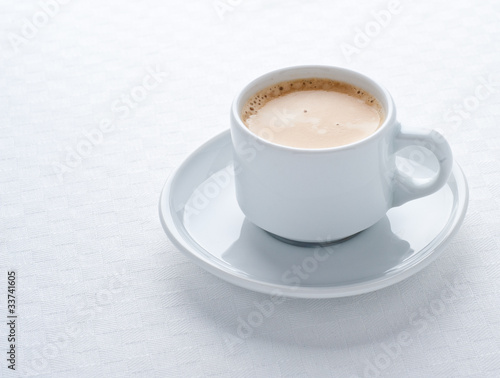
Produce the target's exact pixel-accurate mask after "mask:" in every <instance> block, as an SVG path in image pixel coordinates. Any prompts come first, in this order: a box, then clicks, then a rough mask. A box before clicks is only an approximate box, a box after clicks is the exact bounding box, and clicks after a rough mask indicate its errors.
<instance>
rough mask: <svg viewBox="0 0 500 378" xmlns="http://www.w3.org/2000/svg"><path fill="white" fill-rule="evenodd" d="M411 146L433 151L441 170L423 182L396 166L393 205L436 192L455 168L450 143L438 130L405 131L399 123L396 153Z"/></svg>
mask: <svg viewBox="0 0 500 378" xmlns="http://www.w3.org/2000/svg"><path fill="white" fill-rule="evenodd" d="M409 146H420V147H424V148H426V149H427V150H429V151H431V152H432V153H433V154H434V155H435V156H436V158H437V160H438V162H439V171H438V173H437V175H436V176H435V177H434V178H432V179H430V180H428V181H427V182H425V183H421V182H418V181H417V180H416V179H414V178H413V177H410V176H408V175H405V174H403V173H402V172H401V171H399V170H398V169H397V168H396V172H395V175H394V181H393V184H394V185H393V204H392V206H400V205H402V204H404V203H405V202H408V201H411V200H413V199H416V198H419V197H423V196H427V195H429V194H432V193H434V192H436V191H437V190H439V189H440V188H441V187H442V186H443V185H444V184H445V183H446V182H447V180H448V177H449V176H450V174H451V170H452V168H453V154H452V152H451V148H450V145H449V144H448V142H447V141H446V139H445V138H444V137H443V136H442V135H441V134H439V133H438V132H437V131H434V130H426V129H414V130H405V131H403V130H401V125H399V129H398V131H397V132H396V136H395V138H394V153H396V152H397V151H399V150H401V149H402V148H405V147H409Z"/></svg>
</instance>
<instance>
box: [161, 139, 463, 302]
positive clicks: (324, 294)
mask: <svg viewBox="0 0 500 378" xmlns="http://www.w3.org/2000/svg"><path fill="white" fill-rule="evenodd" d="M225 138H229V139H230V138H231V136H230V131H229V130H225V131H223V132H221V133H219V134H218V135H216V136H214V137H212V138H210V139H209V140H207V141H206V142H204V143H203V144H202V145H200V146H199V147H198V148H197V149H196V150H194V151H193V152H192V153H191V154H189V156H188V157H187V158H186V159H185V160H184V161H183V162H182V163H181V165H179V167H177V168H176V169H175V170H174V171H173V172H172V173H171V174H170V176H169V177H168V179H167V180H166V182H165V184H164V186H163V189H162V191H161V194H160V200H159V204H158V210H159V217H160V221H161V224H162V227H163V230H164V231H165V233H166V234H167V236H168V238H169V239H170V240H171V241H172V243H173V244H174V245H175V247H176V248H177V249H179V251H181V252H182V253H183V254H184V255H186V256H187V257H188V258H189V259H190V260H192V261H193V262H194V263H195V264H197V265H198V266H200V267H201V268H203V269H204V270H206V271H208V272H209V273H212V274H213V275H215V276H217V277H219V278H221V279H223V280H225V281H227V282H229V283H232V284H234V285H236V286H239V287H243V288H245V289H248V290H252V291H256V292H260V293H264V294H271V295H277V296H283V297H291V298H318V299H319V298H341V297H349V296H354V295H359V294H365V293H369V292H372V291H376V290H380V289H382V288H385V287H388V286H391V285H394V284H396V283H398V282H401V281H403V280H405V279H407V278H409V277H411V276H412V275H414V274H415V273H417V272H419V271H420V270H422V269H424V268H426V267H427V266H428V265H430V264H431V263H432V262H433V261H435V260H436V259H437V258H438V257H439V256H440V255H441V254H442V252H443V251H444V249H445V247H446V246H447V244H448V243H449V241H450V240H451V238H452V237H453V236H454V235H455V234H456V232H457V231H458V230H459V229H460V226H461V225H462V223H463V220H464V218H465V215H466V213H467V208H468V202H469V187H468V183H467V178H466V177H465V175H464V173H463V170H462V168H461V167H460V165H459V164H458V162H456V160H455V161H454V163H453V169H452V173H451V176H453V177H454V178H455V181H456V182H457V195H456V196H457V197H458V199H459V200H458V201H457V204H456V207H457V208H458V209H457V211H456V213H455V214H454V215H452V216H450V218H448V221H447V222H446V225H445V226H444V227H443V228H442V230H441V232H440V233H439V234H438V235H437V236H436V238H434V239H433V240H432V241H431V242H430V243H429V244H428V245H426V246H425V247H423V248H422V249H420V251H419V254H421V257H420V258H419V259H417V260H416V261H414V262H413V264H412V265H411V266H409V267H407V268H403V269H402V270H400V271H398V272H396V273H394V274H393V275H390V276H384V277H378V278H375V279H368V280H366V281H362V282H356V283H352V284H348V285H336V286H289V285H283V284H275V283H271V282H267V281H262V280H256V279H254V278H251V277H246V276H245V275H244V274H241V273H240V272H237V271H235V270H233V269H230V268H228V267H227V266H224V265H223V264H215V263H214V261H213V260H212V259H210V258H208V257H207V256H204V255H203V254H201V253H199V251H198V250H197V248H195V247H194V246H192V245H191V243H190V241H191V240H189V239H190V238H188V239H187V240H186V238H184V237H183V235H182V233H181V232H180V230H178V228H177V227H176V225H175V222H174V219H173V214H172V210H173V208H172V206H170V200H171V196H170V193H171V188H172V185H173V184H174V182H175V180H176V179H177V178H178V177H179V175H180V174H181V173H182V172H183V170H184V169H185V167H186V166H189V164H190V163H191V161H192V160H194V159H195V158H196V156H197V155H198V154H200V153H201V152H203V151H204V150H205V149H207V148H210V146H211V145H215V144H217V143H218V142H219V143H220V142H221V140H224V139H225ZM451 176H450V177H451ZM458 178H460V179H461V180H462V181H463V185H458V182H459V180H458ZM461 187H462V189H463V190H462V191H461V190H460V188H461ZM461 197H463V198H461ZM460 199H462V200H460ZM403 206H404V205H403ZM166 210H168V211H166ZM446 228H448V229H446ZM443 231H446V232H444V233H443ZM193 242H194V240H193ZM199 248H202V247H201V246H199ZM202 249H203V248H202ZM205 251H206V250H205ZM206 252H207V253H208V254H209V255H211V254H210V252H209V251H206Z"/></svg>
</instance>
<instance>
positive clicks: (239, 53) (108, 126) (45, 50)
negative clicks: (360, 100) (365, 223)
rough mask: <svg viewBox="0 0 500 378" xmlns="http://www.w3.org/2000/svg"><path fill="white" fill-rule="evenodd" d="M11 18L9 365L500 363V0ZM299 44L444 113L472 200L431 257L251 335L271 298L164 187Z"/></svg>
mask: <svg viewBox="0 0 500 378" xmlns="http://www.w3.org/2000/svg"><path fill="white" fill-rule="evenodd" d="M0 25H1V35H0V49H1V50H0V51H1V53H0V356H2V357H1V358H0V376H2V377H4V376H5V377H10V376H24V375H30V376H31V375H36V376H40V377H100V376H106V377H123V376H137V377H207V376H222V377H377V376H381V377H498V376H500V259H499V249H500V231H499V230H500V200H499V198H500V162H499V158H500V128H499V124H498V122H499V116H500V107H499V104H500V76H499V73H500V3H498V1H495V0H490V1H480V2H479V1H476V2H474V1H472V0H457V1H453V2H451V1H449V2H437V1H430V0H422V1H418V2H411V3H410V2H401V3H398V2H397V1H395V2H394V1H377V2H368V1H364V2H361V1H348V0H339V1H335V2H333V1H327V0H324V1H312V2H301V1H297V0H294V1H291V0H288V1H273V2H269V1H263V0H262V1H250V0H213V1H212V0H207V1H201V0H196V1H157V0H148V1H142V2H130V1H116V0H113V1H77V0H74V1H73V0H72V1H69V0H64V1H63V0H57V1H56V0H40V1H38V0H37V1H3V2H2V4H1V5H0ZM298 64H328V65H338V66H345V67H349V68H352V69H355V70H359V71H361V72H363V73H365V74H367V75H369V76H372V77H374V78H375V79H377V80H378V81H380V82H381V83H382V84H383V85H385V86H386V87H387V88H388V89H389V90H390V92H391V93H392V94H393V96H394V99H395V101H396V103H397V105H398V109H399V119H400V120H401V122H402V123H403V124H405V125H407V126H409V127H419V126H424V127H434V128H438V129H439V130H441V132H442V133H443V134H444V135H445V136H446V138H447V139H448V140H449V141H450V143H451V145H452V148H453V152H454V155H455V157H456V160H457V161H458V162H459V163H460V164H461V166H462V167H463V169H464V171H465V173H466V175H467V178H468V181H469V185H470V206H469V210H468V214H467V216H466V219H465V222H464V224H463V226H462V228H461V230H460V231H459V232H458V233H457V235H456V236H455V237H454V238H453V240H452V241H451V243H450V244H449V246H448V247H447V248H446V250H445V251H444V253H443V255H442V256H441V257H440V258H439V259H437V260H436V261H435V262H434V263H433V264H432V265H431V266H429V267H428V268H426V269H425V270H423V271H421V272H420V273H418V274H416V275H414V276H413V277H411V278H409V279H407V280H405V281H403V282H401V283H399V284H396V285H394V286H392V287H389V288H386V289H383V290H380V291H377V292H374V293H371V294H366V295H360V296H355V297H351V298H344V299H332V300H300V299H291V300H287V301H286V302H284V303H282V304H280V305H279V306H277V307H276V310H275V312H274V314H273V315H272V316H270V317H268V318H265V320H264V322H263V324H262V325H261V326H259V327H257V328H255V329H254V330H253V332H252V333H251V334H250V335H247V336H248V337H246V338H241V337H240V336H241V334H240V333H238V332H239V331H238V329H239V328H238V327H239V326H240V324H241V320H246V319H248V316H249V314H251V313H252V311H255V310H256V304H255V303H261V302H263V301H264V300H266V299H267V298H268V297H267V296H266V295H264V294H259V293H254V292H251V291H247V290H245V289H241V288H239V287H235V286H233V285H231V284H229V283H226V282H224V281H222V280H220V279H218V278H216V277H214V276H212V275H211V274H209V273H207V272H205V271H203V270H202V269H200V268H199V267H198V266H196V265H195V264H194V263H192V262H191V261H190V260H188V259H187V258H186V257H185V256H184V255H182V254H181V253H180V252H179V251H178V250H177V249H176V248H175V247H174V246H173V244H172V243H171V242H170V241H169V240H168V238H167V237H166V236H165V234H164V232H163V231H162V228H161V226H160V223H159V220H158V214H157V204H158V198H159V194H160V190H161V188H162V185H163V183H164V181H165V179H166V178H167V177H168V175H169V174H170V173H171V172H172V170H173V169H174V168H175V167H176V166H178V165H179V164H180V163H181V162H182V161H183V159H184V158H186V157H187V156H188V154H189V153H190V152H191V151H193V150H194V149H195V148H196V147H197V146H199V145H200V144H202V143H203V142H204V141H205V140H207V139H208V138H210V137H212V136H214V135H216V134H217V133H219V132H221V131H223V130H226V129H227V128H228V110H229V106H230V103H231V101H232V98H233V97H234V96H235V94H236V93H237V91H238V90H239V89H240V88H241V87H242V86H243V85H245V84H246V83H247V82H248V81H250V80H252V79H253V78H255V77H257V76H259V75H261V74H263V73H265V72H267V71H270V70H273V69H277V68H280V67H284V66H290V65H298ZM11 270H14V271H15V272H16V293H15V295H16V306H17V307H16V311H17V315H18V318H17V319H16V322H17V323H16V337H17V339H16V358H15V363H16V366H15V367H16V370H15V371H12V370H10V369H9V368H8V365H10V363H9V362H8V361H6V356H8V354H9V348H10V346H9V345H10V343H8V341H7V338H8V334H9V332H10V328H9V326H8V324H7V315H8V314H7V294H8V292H7V290H8V288H7V286H8V282H7V276H8V275H7V272H9V271H11ZM7 358H8V357H7Z"/></svg>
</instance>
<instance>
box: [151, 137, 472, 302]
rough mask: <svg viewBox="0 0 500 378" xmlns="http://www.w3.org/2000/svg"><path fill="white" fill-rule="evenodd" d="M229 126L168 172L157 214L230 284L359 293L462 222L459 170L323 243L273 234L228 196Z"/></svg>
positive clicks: (429, 256) (425, 260) (413, 260)
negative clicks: (300, 242) (429, 190)
mask: <svg viewBox="0 0 500 378" xmlns="http://www.w3.org/2000/svg"><path fill="white" fill-rule="evenodd" d="M231 154H232V152H231V137H230V134H229V131H226V132H223V133H221V134H220V135H218V136H216V137H215V138H213V139H211V140H209V141H208V142H207V143H205V144H204V145H202V146H201V147H200V148H199V149H198V150H196V151H195V152H194V153H193V154H191V156H189V157H188V158H187V159H186V160H185V161H184V163H183V164H182V165H181V166H180V167H179V168H178V169H177V170H176V171H175V172H174V173H173V174H172V175H171V177H170V178H169V179H168V181H167V182H166V184H165V187H164V188H163V191H162V193H161V197H160V204H159V210H160V219H161V222H162V225H163V228H164V229H165V232H166V233H167V235H168V236H169V237H170V239H171V240H172V242H173V243H174V244H175V245H176V246H177V247H178V248H179V249H180V250H181V251H182V252H183V253H184V254H186V255H187V256H188V257H190V258H191V259H192V260H193V261H194V262H195V263H197V264H198V265H200V266H201V267H202V268H204V269H206V270H207V271H209V272H211V273H213V274H215V275H216V276H218V277H220V278H222V279H224V280H226V281H228V282H231V283H233V284H235V285H238V286H241V287H244V288H247V289H250V290H255V291H259V292H262V293H267V294H277V295H283V296H288V297H300V298H334V297H344V296H350V295H356V294H361V293H367V292H370V291H374V290H377V289H381V288H383V287H386V286H389V285H392V284H394V283H396V282H399V281H401V280H404V279H405V278H408V277H409V276H411V275H413V274H414V273H416V272H418V271H419V270H421V269H423V268H424V267H426V266H427V265H429V264H430V263H431V262H432V261H433V260H434V259H436V258H437V257H438V256H439V255H440V254H441V252H442V251H443V249H444V246H445V244H446V243H447V242H448V241H449V239H450V238H451V236H452V235H453V234H454V233H455V232H456V231H457V230H458V228H459V227H460V225H461V224H462V221H463V218H464V216H465V212H466V210H467V203H468V188H467V182H466V180H465V177H464V175H463V173H462V170H461V169H460V167H459V166H458V164H456V163H455V166H454V167H453V172H452V175H451V177H450V179H449V180H448V183H447V185H445V186H444V187H443V188H442V189H441V190H439V191H438V192H436V193H434V194H432V195H430V196H427V197H424V198H420V199H418V200H414V201H411V202H408V203H406V204H404V205H403V206H400V207H398V208H393V209H391V210H389V212H388V213H387V215H386V216H385V217H384V218H383V219H382V220H381V221H379V222H378V223H377V224H375V225H374V226H372V227H370V228H369V229H367V230H365V231H363V232H361V233H359V234H358V235H356V236H354V237H353V238H351V239H349V240H347V241H344V242H342V243H339V244H336V245H332V246H329V247H323V248H320V247H315V248H310V247H309V248H307V247H299V246H293V245H290V244H287V243H284V242H281V241H278V240H277V239H275V238H274V237H272V236H271V235H269V234H268V233H266V232H265V231H263V230H261V229H260V228H258V227H256V226H254V225H253V224H251V223H250V222H248V221H247V220H246V219H245V217H244V215H243V213H242V212H241V210H240V209H239V207H238V204H237V203H236V198H235V194H234V180H233V178H234V177H233V173H232V165H231V164H232V155H231Z"/></svg>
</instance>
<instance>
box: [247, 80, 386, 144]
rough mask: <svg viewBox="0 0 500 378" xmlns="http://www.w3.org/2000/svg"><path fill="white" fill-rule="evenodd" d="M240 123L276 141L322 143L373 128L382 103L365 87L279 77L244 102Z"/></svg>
mask: <svg viewBox="0 0 500 378" xmlns="http://www.w3.org/2000/svg"><path fill="white" fill-rule="evenodd" d="M242 118H243V121H244V123H245V125H246V126H247V127H248V128H249V130H250V131H252V132H253V133H255V134H257V135H259V136H261V137H262V138H264V139H267V140H269V141H272V142H274V143H277V144H282V145H286V146H291V147H298V148H328V147H337V146H342V145H346V144H350V143H353V142H356V141H358V140H361V139H364V138H366V137H368V136H369V135H371V134H373V133H374V132H375V131H376V130H377V129H378V127H379V126H380V125H381V123H382V122H383V114H382V107H381V105H380V103H379V102H378V101H377V100H376V99H375V98H374V97H373V96H372V95H370V94H369V93H367V92H366V91H363V90H361V89H359V88H356V87H354V86H352V85H350V84H346V83H341V82H336V81H331V80H327V79H303V80H295V81H289V82H284V83H279V84H277V85H274V86H272V87H269V88H266V89H264V90H263V91H260V92H259V93H257V94H256V95H254V96H253V97H252V98H250V99H249V100H248V101H247V103H246V104H245V106H244V108H243V112H242Z"/></svg>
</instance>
